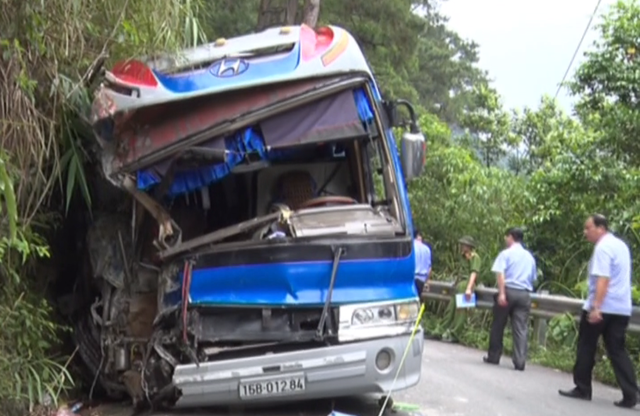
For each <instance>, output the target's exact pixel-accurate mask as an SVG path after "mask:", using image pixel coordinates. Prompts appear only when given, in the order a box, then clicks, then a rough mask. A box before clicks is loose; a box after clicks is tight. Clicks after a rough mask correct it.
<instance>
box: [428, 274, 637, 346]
mask: <svg viewBox="0 0 640 416" xmlns="http://www.w3.org/2000/svg"><path fill="white" fill-rule="evenodd" d="M497 294H498V289H496V288H490V287H478V288H476V306H477V307H478V308H482V309H491V308H493V304H494V298H495V296H496V295H497ZM455 295H456V288H455V286H454V283H453V282H443V281H437V280H432V281H430V282H429V286H428V287H427V285H425V288H424V290H423V292H422V296H421V297H422V298H423V299H432V300H439V301H443V302H451V301H452V300H454V301H455ZM583 305H584V299H576V298H570V297H568V296H559V295H549V294H546V293H532V294H531V315H533V316H535V317H537V318H542V319H551V318H553V317H555V316H558V315H562V314H565V313H570V314H571V315H573V316H575V317H576V318H579V316H580V314H581V313H582V306H583ZM629 331H631V332H637V333H640V307H637V306H634V307H633V314H632V315H631V321H630V322H629Z"/></svg>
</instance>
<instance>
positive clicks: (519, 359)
mask: <svg viewBox="0 0 640 416" xmlns="http://www.w3.org/2000/svg"><path fill="white" fill-rule="evenodd" d="M522 239H523V232H522V230H521V229H520V228H515V227H514V228H510V229H509V230H507V232H506V233H505V237H504V240H505V243H506V246H507V248H506V249H504V250H502V251H501V252H500V254H499V255H498V257H497V258H496V260H495V261H494V263H493V267H492V268H491V271H492V272H494V273H495V274H496V280H497V282H498V295H497V296H496V300H495V303H494V305H493V323H492V325H491V333H490V335H489V351H488V354H487V356H485V357H484V358H483V360H484V362H485V363H487V364H498V363H499V362H500V357H501V356H502V347H503V344H502V342H503V337H504V328H505V326H506V325H507V319H509V318H511V331H512V333H513V356H512V360H513V365H514V367H515V369H516V370H519V371H524V365H525V362H526V360H527V347H528V342H527V335H528V333H529V313H530V311H531V297H530V292H533V283H534V282H535V281H536V279H537V268H536V260H535V258H534V257H533V255H532V254H531V253H530V252H529V251H528V250H526V249H525V248H524V247H522Z"/></svg>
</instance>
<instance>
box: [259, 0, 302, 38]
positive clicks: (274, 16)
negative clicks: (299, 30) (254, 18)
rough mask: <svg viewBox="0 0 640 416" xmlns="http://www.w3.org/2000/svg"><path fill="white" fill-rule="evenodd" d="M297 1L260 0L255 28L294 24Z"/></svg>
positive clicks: (261, 28) (262, 28)
mask: <svg viewBox="0 0 640 416" xmlns="http://www.w3.org/2000/svg"><path fill="white" fill-rule="evenodd" d="M298 3H299V0H261V1H260V9H259V12H258V27H257V30H258V31H261V30H264V29H267V28H269V27H274V26H289V25H293V24H295V22H296V15H297V13H298Z"/></svg>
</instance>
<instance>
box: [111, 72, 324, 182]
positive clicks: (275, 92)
mask: <svg viewBox="0 0 640 416" xmlns="http://www.w3.org/2000/svg"><path fill="white" fill-rule="evenodd" d="M335 80H336V78H334V79H331V80H322V81H319V80H317V79H316V80H304V81H299V82H295V83H293V82H292V83H286V84H279V85H269V86H264V87H260V88H254V89H248V90H242V91H234V92H231V93H228V94H220V95H213V96H207V97H199V98H196V99H193V100H189V101H180V102H178V103H169V104H165V105H159V106H155V107H151V108H143V109H140V110H138V111H136V112H135V114H134V115H133V116H132V117H131V118H129V119H127V120H126V122H125V123H124V124H122V125H119V126H117V129H116V130H117V131H118V133H117V137H118V139H117V141H118V149H119V155H118V160H117V161H115V162H114V166H113V167H114V168H115V170H116V171H117V170H121V169H126V167H127V166H128V165H130V164H131V163H133V162H136V161H137V160H139V159H140V158H142V157H146V156H149V155H152V154H153V153H155V152H158V151H160V150H162V149H164V148H166V147H167V146H170V145H172V144H175V143H177V142H179V141H180V140H183V139H185V138H188V137H191V136H193V135H195V134H198V133H200V132H202V131H204V130H207V129H210V128H213V127H215V126H216V125H219V124H221V123H223V122H226V121H230V120H233V119H235V118H237V117H238V116H239V115H242V114H247V113H251V112H254V111H257V110H260V109H262V108H265V107H267V106H269V105H272V104H275V103H277V102H280V101H283V100H286V99H289V98H292V97H295V96H298V95H301V94H303V93H305V92H308V91H310V90H312V89H315V88H317V87H319V86H321V85H323V84H326V83H329V82H333V81H335Z"/></svg>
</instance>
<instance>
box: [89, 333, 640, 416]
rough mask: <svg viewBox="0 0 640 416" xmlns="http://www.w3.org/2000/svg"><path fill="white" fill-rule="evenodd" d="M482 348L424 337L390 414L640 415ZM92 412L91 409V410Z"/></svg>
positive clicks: (301, 412)
mask: <svg viewBox="0 0 640 416" xmlns="http://www.w3.org/2000/svg"><path fill="white" fill-rule="evenodd" d="M483 354H484V353H483V352H482V351H477V350H473V349H470V348H465V347H462V346H458V345H451V344H446V343H442V342H436V341H425V351H424V355H423V360H422V380H421V381H420V383H419V384H418V385H417V386H416V387H414V388H412V389H410V390H408V391H406V392H402V393H397V394H396V395H394V396H393V398H394V400H395V402H400V403H406V404H411V405H415V406H417V409H416V410H413V411H411V412H409V413H407V412H404V411H398V412H395V414H393V413H392V414H390V416H540V415H549V416H551V415H553V416H576V415H579V416H602V415H604V414H606V415H607V416H617V415H630V414H640V405H639V406H638V408H636V409H634V410H629V409H619V408H617V407H615V406H613V401H614V400H618V399H619V398H620V397H621V393H620V392H619V391H618V390H616V389H613V388H610V387H606V386H603V385H602V384H599V383H594V391H593V395H594V397H593V400H592V401H591V402H584V401H579V400H572V399H567V398H563V397H560V396H559V395H558V392H557V391H558V389H561V388H570V387H572V382H571V375H569V374H564V373H561V372H558V371H555V370H550V369H547V368H543V367H538V366H535V365H527V368H526V370H525V371H524V372H519V371H515V370H514V369H513V366H512V365H511V360H510V359H509V358H508V357H505V358H504V359H503V362H502V364H501V365H500V366H499V367H496V366H492V365H487V364H484V363H483V362H482V356H483ZM375 403H376V400H375V398H353V399H349V400H343V401H340V402H337V403H333V404H332V403H331V402H314V403H306V404H302V405H297V406H295V407H293V406H291V407H288V408H286V409H282V408H281V409H265V410H263V411H246V412H245V413H244V415H246V416H327V415H328V414H329V412H330V411H331V409H332V406H333V407H334V408H335V409H336V410H339V411H342V412H345V413H348V414H351V415H355V416H377V406H376V404H375ZM94 414H95V413H94ZM100 415H101V416H129V415H130V412H129V411H128V410H125V409H122V408H119V409H118V408H117V407H113V408H111V409H109V410H108V409H106V408H105V409H104V411H102V412H100ZM183 415H190V416H218V415H219V416H223V415H235V412H233V411H231V412H230V411H207V412H203V411H198V412H195V413H194V412H188V413H171V414H168V415H167V414H162V415H154V416H183Z"/></svg>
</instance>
